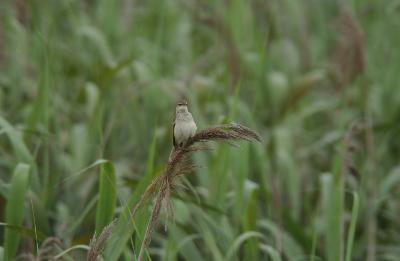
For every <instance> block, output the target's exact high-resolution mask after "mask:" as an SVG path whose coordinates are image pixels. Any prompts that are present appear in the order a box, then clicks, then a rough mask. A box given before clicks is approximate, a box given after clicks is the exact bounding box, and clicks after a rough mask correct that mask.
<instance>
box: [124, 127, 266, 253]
mask: <svg viewBox="0 0 400 261" xmlns="http://www.w3.org/2000/svg"><path fill="white" fill-rule="evenodd" d="M239 140H245V141H261V138H260V136H259V135H258V134H257V133H256V132H255V131H253V130H251V129H249V128H247V127H245V126H243V125H240V124H236V123H231V124H225V125H218V126H214V127H210V128H207V129H203V130H200V131H198V132H197V133H196V135H194V136H193V137H192V138H191V139H189V140H188V142H187V143H186V144H185V145H184V146H183V147H182V148H172V151H171V154H170V157H169V160H168V163H167V166H166V168H165V170H164V173H163V174H162V175H161V176H160V177H157V178H156V179H155V180H154V181H153V182H152V183H151V184H150V185H149V186H148V187H147V189H146V191H145V192H144V194H143V196H142V198H141V199H140V200H139V202H138V203H137V204H136V205H135V206H134V208H133V211H132V215H135V213H136V212H137V210H138V209H139V208H140V207H141V206H142V205H143V204H144V203H145V202H146V201H147V200H148V199H150V198H151V197H153V196H154V194H155V191H156V190H158V193H157V196H156V197H155V204H154V207H153V209H152V212H151V216H150V220H149V222H148V224H147V228H146V232H145V236H144V239H143V241H142V245H141V247H140V252H139V257H138V260H139V261H141V260H142V258H143V254H144V250H145V248H146V246H147V245H148V244H149V243H150V241H151V234H152V232H153V230H154V228H155V226H156V224H157V220H158V217H159V215H160V210H161V206H162V203H163V201H164V204H165V207H166V212H167V214H168V215H172V205H171V202H170V195H171V193H172V192H173V190H174V188H175V187H176V181H177V178H178V177H181V176H183V175H185V174H187V173H189V172H191V171H192V170H193V169H194V168H195V166H194V165H192V164H190V163H188V157H189V155H191V154H192V153H194V152H198V151H203V150H206V149H207V148H206V147H204V146H196V144H199V143H206V142H210V141H222V142H228V143H230V144H232V142H235V141H239Z"/></svg>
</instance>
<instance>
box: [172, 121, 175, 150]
mask: <svg viewBox="0 0 400 261" xmlns="http://www.w3.org/2000/svg"><path fill="white" fill-rule="evenodd" d="M172 144H174V147H176V141H175V120H174V122H173V125H172Z"/></svg>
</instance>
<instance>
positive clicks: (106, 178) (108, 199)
mask: <svg viewBox="0 0 400 261" xmlns="http://www.w3.org/2000/svg"><path fill="white" fill-rule="evenodd" d="M116 199H117V182H116V177H115V170H114V166H113V165H112V163H111V162H105V163H103V164H102V165H101V170H100V181H99V201H98V203H97V210H96V234H100V233H101V231H102V230H103V228H104V227H105V226H107V224H109V223H110V222H111V221H112V219H113V216H114V210H115V203H116Z"/></svg>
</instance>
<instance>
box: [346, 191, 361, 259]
mask: <svg viewBox="0 0 400 261" xmlns="http://www.w3.org/2000/svg"><path fill="white" fill-rule="evenodd" d="M359 206H360V200H359V198H358V194H357V193H356V192H353V209H352V211H351V221H350V228H349V234H348V235H347V247H346V261H351V253H352V251H353V243H354V234H355V232H356V225H357V217H358V209H359Z"/></svg>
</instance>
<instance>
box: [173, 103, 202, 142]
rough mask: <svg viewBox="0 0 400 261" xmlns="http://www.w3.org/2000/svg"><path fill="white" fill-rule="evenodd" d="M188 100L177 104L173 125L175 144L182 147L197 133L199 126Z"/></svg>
mask: <svg viewBox="0 0 400 261" xmlns="http://www.w3.org/2000/svg"><path fill="white" fill-rule="evenodd" d="M187 105H188V104H187V102H186V101H182V102H179V103H178V104H177V105H176V113H175V121H174V126H173V139H172V141H173V144H174V147H175V148H181V147H182V146H183V145H185V143H186V142H187V141H188V139H190V138H191V137H193V136H194V135H195V134H196V130H197V126H196V123H195V122H194V120H193V117H192V114H191V113H190V112H189V111H188V108H187Z"/></svg>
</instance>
